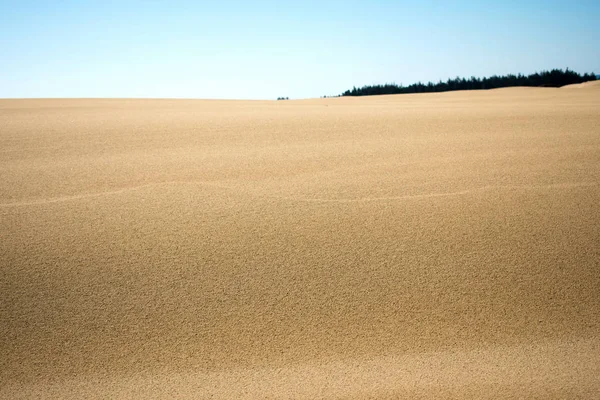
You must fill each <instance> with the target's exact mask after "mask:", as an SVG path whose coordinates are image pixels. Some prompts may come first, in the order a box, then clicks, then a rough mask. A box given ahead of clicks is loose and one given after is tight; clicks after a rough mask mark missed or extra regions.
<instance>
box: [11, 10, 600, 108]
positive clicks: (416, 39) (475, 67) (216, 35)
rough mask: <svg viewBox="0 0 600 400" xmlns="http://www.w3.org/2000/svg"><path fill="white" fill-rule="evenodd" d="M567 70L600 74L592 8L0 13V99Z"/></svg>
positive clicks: (234, 90) (187, 93)
mask: <svg viewBox="0 0 600 400" xmlns="http://www.w3.org/2000/svg"><path fill="white" fill-rule="evenodd" d="M565 67H569V68H571V69H574V70H575V71H578V72H592V71H594V72H596V73H600V1H597V0H596V1H543V2H542V1H539V2H526V1H503V2H496V3H492V2H487V1H460V0H459V1H455V2H453V4H450V2H444V1H419V2H404V1H383V0H380V1H361V2H358V1H325V0H324V1H310V0H307V1H288V2H285V1H253V2H246V1H235V0H231V1H228V0H222V1H211V2H202V1H157V0H145V1H126V0H123V1H112V0H106V1H83V0H80V1H76V0H62V1H61V0H54V1H27V0H22V1H19V0H15V1H4V0H0V98H2V97H182V98H235V99H274V98H277V97H279V96H289V97H290V98H306V97H319V96H322V95H336V94H339V93H341V92H342V91H344V90H346V89H348V88H351V87H352V86H354V85H356V86H362V85H364V84H375V83H385V82H396V83H404V84H410V83H413V82H416V81H419V80H421V81H429V80H432V81H437V80H439V79H444V80H445V79H447V78H448V77H455V76H457V75H459V76H471V75H475V76H487V75H492V74H505V73H518V72H522V73H531V72H535V71H540V70H543V69H551V68H565Z"/></svg>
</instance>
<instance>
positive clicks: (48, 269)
mask: <svg viewBox="0 0 600 400" xmlns="http://www.w3.org/2000/svg"><path fill="white" fill-rule="evenodd" d="M0 235H1V240H0V263H1V265H0V398H5V399H18V398H120V397H121V398H171V397H176V398H190V399H196V398H307V399H308V398H368V397H371V398H397V397H410V398H431V397H441V398H444V397H445V398H448V397H452V398H513V397H514V398H523V397H525V398H544V399H547V398H595V397H599V396H600V84H599V83H588V84H584V85H575V86H571V87H565V88H560V89H555V88H510V89H500V90H490V91H477V92H452V93H440V94H422V95H399V96H376V97H365V98H335V99H318V100H294V101H279V102H276V101H216V100H215V101H213V100H116V99H115V100H103V99H77V100H67V99H64V100H59V99H53V100H44V99H39V100H25V99H24V100H0Z"/></svg>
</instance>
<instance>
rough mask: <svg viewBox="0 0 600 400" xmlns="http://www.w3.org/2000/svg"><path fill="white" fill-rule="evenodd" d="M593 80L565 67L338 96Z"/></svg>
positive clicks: (592, 76) (558, 84)
mask: <svg viewBox="0 0 600 400" xmlns="http://www.w3.org/2000/svg"><path fill="white" fill-rule="evenodd" d="M596 79H598V77H597V76H596V75H595V74H593V73H591V74H588V73H585V74H583V75H581V74H578V73H577V72H575V71H571V70H569V69H568V68H567V69H566V70H564V71H563V70H562V69H553V70H551V71H542V72H536V73H534V74H530V75H522V74H518V75H513V74H509V75H502V76H498V75H493V76H490V77H486V78H476V77H474V76H472V77H471V78H469V79H465V78H460V77H456V78H454V79H448V80H447V81H446V82H442V81H441V80H440V81H439V82H438V83H433V82H428V83H422V82H417V83H413V84H412V85H408V86H403V85H402V84H400V85H397V84H395V83H386V84H384V85H366V86H363V87H361V88H357V87H354V88H352V90H346V91H345V92H344V93H342V96H374V95H381V94H403V93H431V92H449V91H452V90H480V89H497V88H503V87H512V86H541V87H544V86H545V87H561V86H565V85H570V84H574V83H583V82H588V81H595V80H596Z"/></svg>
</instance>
